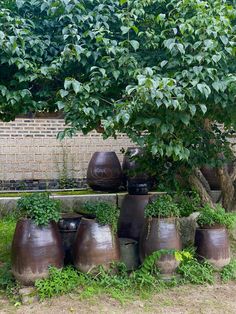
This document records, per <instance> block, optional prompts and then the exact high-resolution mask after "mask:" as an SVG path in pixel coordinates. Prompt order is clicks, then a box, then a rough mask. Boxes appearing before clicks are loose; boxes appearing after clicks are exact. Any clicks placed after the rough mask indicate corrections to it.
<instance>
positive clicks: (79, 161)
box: [0, 118, 130, 190]
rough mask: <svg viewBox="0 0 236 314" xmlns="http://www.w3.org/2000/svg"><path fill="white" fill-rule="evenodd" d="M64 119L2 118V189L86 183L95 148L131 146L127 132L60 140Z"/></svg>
mask: <svg viewBox="0 0 236 314" xmlns="http://www.w3.org/2000/svg"><path fill="white" fill-rule="evenodd" d="M63 128H64V120H63V119H55V118H54V119H49V118H33V119H28V118H19V119H16V120H15V121H14V122H9V123H3V122H0V189H4V190H12V189H19V190H20V189H45V188H59V187H61V188H63V187H64V188H68V187H85V186H86V179H85V178H86V171H87V166H88V162H89V160H90V158H91V156H92V154H93V153H94V152H95V151H111V150H112V151H115V152H116V153H117V155H118V157H119V158H120V160H121V159H122V154H121V152H120V150H121V148H122V147H123V148H127V147H128V146H130V141H129V139H128V138H127V137H126V136H125V135H122V134H121V135H120V136H119V137H118V138H117V139H116V140H114V139H108V140H105V141H104V140H103V139H102V136H101V135H100V134H98V133H96V132H93V133H91V134H89V135H86V136H84V135H83V134H81V133H79V134H78V135H77V136H76V137H74V138H72V139H68V138H67V139H65V140H63V141H59V140H57V139H56V135H57V133H58V132H59V131H61V130H63Z"/></svg>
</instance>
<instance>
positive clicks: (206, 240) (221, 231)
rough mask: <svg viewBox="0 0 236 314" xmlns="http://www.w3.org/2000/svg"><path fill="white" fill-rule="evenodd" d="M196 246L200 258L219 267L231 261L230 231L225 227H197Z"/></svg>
mask: <svg viewBox="0 0 236 314" xmlns="http://www.w3.org/2000/svg"><path fill="white" fill-rule="evenodd" d="M195 247H196V253H197V255H198V258H199V259H200V260H201V259H207V260H208V262H210V263H211V264H212V265H213V266H215V267H217V268H221V267H223V266H225V265H227V264H229V262H230V245H229V238H228V232H227V230H226V229H225V228H224V227H215V228H197V229H196V233H195Z"/></svg>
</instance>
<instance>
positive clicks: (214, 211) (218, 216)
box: [197, 204, 236, 229]
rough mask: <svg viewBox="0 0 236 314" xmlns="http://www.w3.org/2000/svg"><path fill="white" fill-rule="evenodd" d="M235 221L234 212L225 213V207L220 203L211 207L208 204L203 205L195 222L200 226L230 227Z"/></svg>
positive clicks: (235, 215)
mask: <svg viewBox="0 0 236 314" xmlns="http://www.w3.org/2000/svg"><path fill="white" fill-rule="evenodd" d="M235 222H236V214H235V213H226V212H225V209H224V208H222V207H221V206H220V205H218V206H216V208H212V207H211V206H210V205H208V204H207V205H205V206H204V207H203V208H202V209H201V211H200V214H199V216H198V218H197V223H198V224H199V225H200V226H201V227H207V226H214V225H222V226H225V227H226V228H228V229H230V228H232V227H233V226H234V224H235Z"/></svg>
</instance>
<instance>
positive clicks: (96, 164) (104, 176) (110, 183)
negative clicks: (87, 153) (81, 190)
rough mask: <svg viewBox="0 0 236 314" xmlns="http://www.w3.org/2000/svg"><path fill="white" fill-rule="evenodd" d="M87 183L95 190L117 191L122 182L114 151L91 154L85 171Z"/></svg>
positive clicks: (118, 163)
mask: <svg viewBox="0 0 236 314" xmlns="http://www.w3.org/2000/svg"><path fill="white" fill-rule="evenodd" d="M87 183H88V185H89V186H90V187H91V188H92V189H93V190H95V191H106V192H110V191H111V192H112V191H117V190H118V189H119V187H120V186H121V184H122V171H121V166H120V162H119V159H118V157H117V156H116V153H115V152H96V153H94V154H93V156H92V158H91V160H90V162H89V165H88V171H87Z"/></svg>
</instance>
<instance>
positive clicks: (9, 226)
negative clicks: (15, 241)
mask: <svg viewBox="0 0 236 314" xmlns="http://www.w3.org/2000/svg"><path fill="white" fill-rule="evenodd" d="M16 220H17V217H15V215H8V216H6V217H3V218H2V219H0V264H1V262H10V253H11V242H12V238H13V234H14V231H15V227H16Z"/></svg>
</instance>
